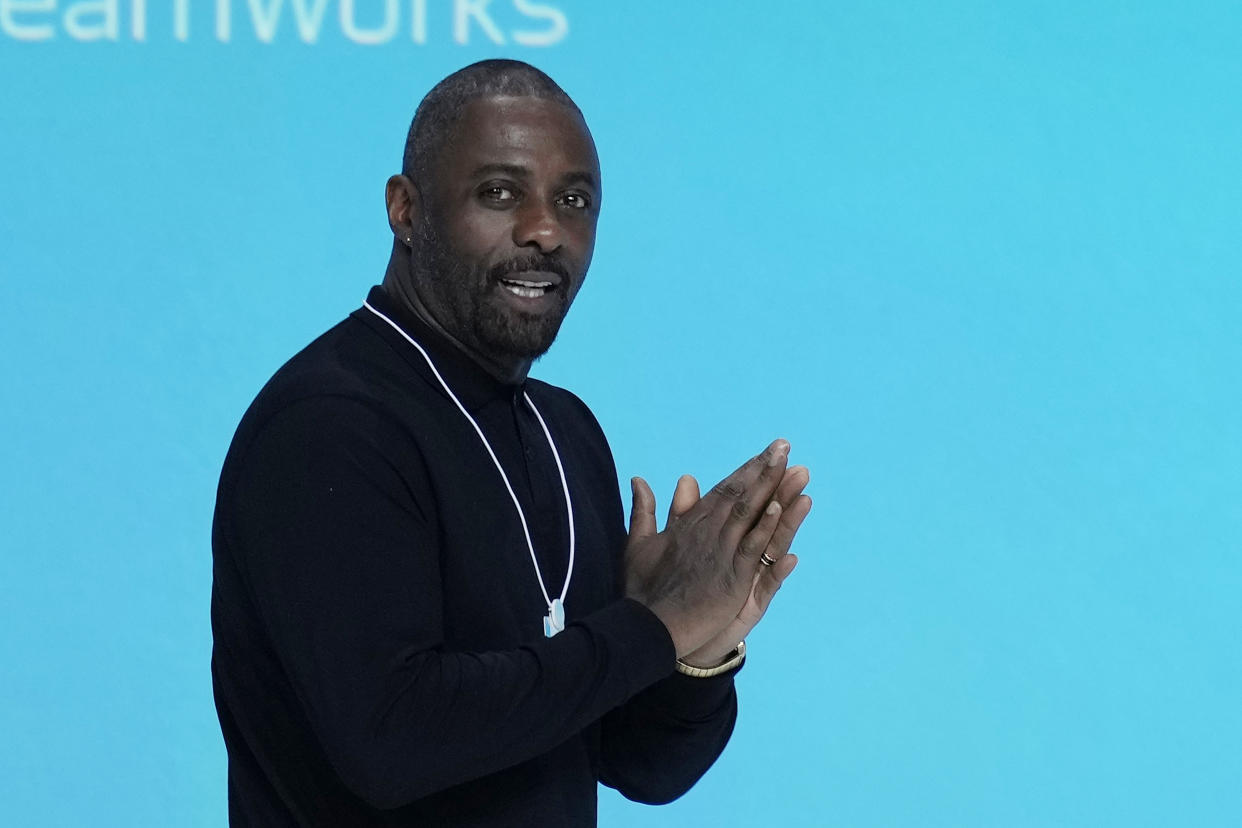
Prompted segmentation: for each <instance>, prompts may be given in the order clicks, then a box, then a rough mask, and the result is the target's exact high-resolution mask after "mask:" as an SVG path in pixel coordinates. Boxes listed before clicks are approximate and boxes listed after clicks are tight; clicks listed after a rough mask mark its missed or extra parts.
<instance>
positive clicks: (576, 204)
mask: <svg viewBox="0 0 1242 828" xmlns="http://www.w3.org/2000/svg"><path fill="white" fill-rule="evenodd" d="M557 203H558V204H562V205H564V206H565V207H571V208H573V209H575V210H585V209H586V208H588V207H590V206H591V201H590V199H588V198H587V197H586V196H585V195H583V194H582V193H562V194H561V196H560V197H559V198H558V199H557Z"/></svg>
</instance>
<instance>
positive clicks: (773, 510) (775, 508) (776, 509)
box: [766, 500, 781, 515]
mask: <svg viewBox="0 0 1242 828" xmlns="http://www.w3.org/2000/svg"><path fill="white" fill-rule="evenodd" d="M766 511H767V513H768V514H769V515H778V514H780V511H781V504H779V503H777V502H776V501H775V500H773V501H772V502H771V503H769V504H768V508H767V510H766Z"/></svg>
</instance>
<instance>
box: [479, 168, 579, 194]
mask: <svg viewBox="0 0 1242 828" xmlns="http://www.w3.org/2000/svg"><path fill="white" fill-rule="evenodd" d="M487 175H507V176H511V177H512V178H526V177H528V176H529V175H530V170H529V169H528V168H527V167H523V166H522V165H520V164H502V163H491V164H482V165H480V166H478V167H476V168H475V170H474V172H473V173H472V174H471V178H482V177H483V176H487ZM560 183H561V185H562V186H564V185H566V184H577V183H582V184H585V185H587V186H588V187H591V188H592V189H599V184H598V183H596V181H595V175H594V173H591V172H588V171H586V170H575V171H574V172H568V173H565V174H564V175H562V176H561V181H560Z"/></svg>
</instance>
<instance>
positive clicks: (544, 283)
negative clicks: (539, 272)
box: [502, 279, 552, 288]
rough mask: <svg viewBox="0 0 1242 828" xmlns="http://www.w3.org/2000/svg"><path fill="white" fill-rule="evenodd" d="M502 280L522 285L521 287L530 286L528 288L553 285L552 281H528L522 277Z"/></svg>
mask: <svg viewBox="0 0 1242 828" xmlns="http://www.w3.org/2000/svg"><path fill="white" fill-rule="evenodd" d="M502 281H503V282H504V283H505V284H506V285H520V286H521V287H528V288H550V287H552V283H551V282H526V281H523V280H521V279H504V280H502Z"/></svg>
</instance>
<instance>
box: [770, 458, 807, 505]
mask: <svg viewBox="0 0 1242 828" xmlns="http://www.w3.org/2000/svg"><path fill="white" fill-rule="evenodd" d="M810 482H811V472H810V471H809V470H808V469H807V467H806V466H790V467H789V468H787V469H785V476H784V477H782V478H781V482H780V485H779V486H777V487H776V500H777V501H778V502H779V503H780V504H781V506H782V507H784V508H786V509H788V508H789V507H790V506H792V505H793V502H794V498H796V497H797V496H798V495H800V494H802V492H803V490H805V489H806V486H807V484H808V483H810Z"/></svg>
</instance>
